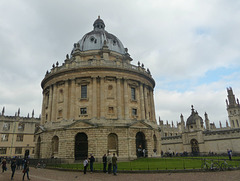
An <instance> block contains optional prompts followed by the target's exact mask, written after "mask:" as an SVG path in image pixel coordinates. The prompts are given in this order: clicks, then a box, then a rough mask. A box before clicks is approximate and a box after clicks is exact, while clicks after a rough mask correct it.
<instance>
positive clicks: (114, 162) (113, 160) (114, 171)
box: [112, 153, 117, 175]
mask: <svg viewBox="0 0 240 181" xmlns="http://www.w3.org/2000/svg"><path fill="white" fill-rule="evenodd" d="M112 165H113V174H114V175H117V157H116V156H115V153H113V157H112Z"/></svg>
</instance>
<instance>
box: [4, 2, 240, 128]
mask: <svg viewBox="0 0 240 181" xmlns="http://www.w3.org/2000/svg"><path fill="white" fill-rule="evenodd" d="M98 15H100V16H101V19H103V20H104V22H105V25H106V28H105V29H106V30H107V31H108V32H109V33H112V34H114V35H115V36H117V37H118V38H119V39H120V40H121V41H122V43H123V45H124V47H126V48H128V51H129V53H130V55H131V57H132V58H133V62H132V64H135V65H137V62H138V61H140V62H141V63H144V65H145V67H147V68H149V69H150V71H151V73H152V76H153V78H154V79H155V81H156V87H155V107H156V117H157V119H158V117H159V116H160V117H161V119H162V120H164V121H165V122H166V120H168V121H169V122H171V121H173V122H174V123H176V122H177V121H178V122H179V121H180V115H181V113H182V114H183V116H184V119H185V121H186V120H187V118H188V117H189V115H190V113H191V105H194V108H195V109H196V110H197V111H198V113H199V115H200V116H201V117H202V118H204V113H205V112H207V113H208V117H209V119H210V121H211V122H215V124H216V125H219V121H222V124H223V126H225V123H226V120H227V119H228V116H227V111H226V103H225V99H226V98H227V91H226V88H227V87H232V88H233V91H234V94H235V95H236V97H240V84H239V80H240V1H236V0H207V1H203V0H191V1H189V0H169V1H166V0H148V1H146V0H131V1H130V0H114V1H113V0H101V1H100V0H88V1H79V0H65V1H63V0H50V1H49V0H41V1H31V0H21V1H19V0H2V1H0V17H1V18H0V72H1V74H0V109H1V110H2V108H3V107H5V115H14V114H15V112H17V110H18V108H20V109H21V114H20V115H21V116H27V114H28V113H30V114H31V112H32V110H33V109H34V111H35V116H37V117H38V116H39V114H41V104H42V89H41V86H40V84H41V81H42V79H43V78H44V75H45V73H46V71H47V70H50V69H51V66H52V64H53V63H56V62H57V61H58V62H59V63H60V64H61V63H63V61H64V59H65V56H66V54H70V52H71V50H72V48H73V44H74V43H76V42H77V41H79V40H80V39H81V38H82V37H83V35H85V34H86V33H88V32H90V31H92V30H93V22H94V21H95V20H96V19H97V17H98Z"/></svg>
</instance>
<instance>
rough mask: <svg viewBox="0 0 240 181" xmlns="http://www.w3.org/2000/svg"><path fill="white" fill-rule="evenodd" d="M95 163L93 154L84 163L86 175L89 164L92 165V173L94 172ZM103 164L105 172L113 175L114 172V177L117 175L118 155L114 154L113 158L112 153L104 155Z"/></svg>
mask: <svg viewBox="0 0 240 181" xmlns="http://www.w3.org/2000/svg"><path fill="white" fill-rule="evenodd" d="M94 162H95V158H94V156H93V155H92V154H90V157H89V158H85V160H84V161H83V166H84V174H86V172H87V167H88V163H90V171H91V173H92V172H93V163H94ZM102 162H103V172H104V173H108V174H111V173H112V171H113V174H114V175H117V157H116V154H115V153H113V156H112V155H111V153H108V155H106V154H104V155H103V157H102Z"/></svg>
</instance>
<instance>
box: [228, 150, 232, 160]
mask: <svg viewBox="0 0 240 181" xmlns="http://www.w3.org/2000/svg"><path fill="white" fill-rule="evenodd" d="M227 154H228V157H229V160H230V161H231V160H232V150H229V149H227Z"/></svg>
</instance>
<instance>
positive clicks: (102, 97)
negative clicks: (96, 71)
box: [100, 77, 106, 118]
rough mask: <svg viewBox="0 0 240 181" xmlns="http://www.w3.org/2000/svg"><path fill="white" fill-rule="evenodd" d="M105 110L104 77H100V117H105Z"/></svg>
mask: <svg viewBox="0 0 240 181" xmlns="http://www.w3.org/2000/svg"><path fill="white" fill-rule="evenodd" d="M105 111H106V108H105V90H104V77H100V118H104V117H105Z"/></svg>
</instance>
